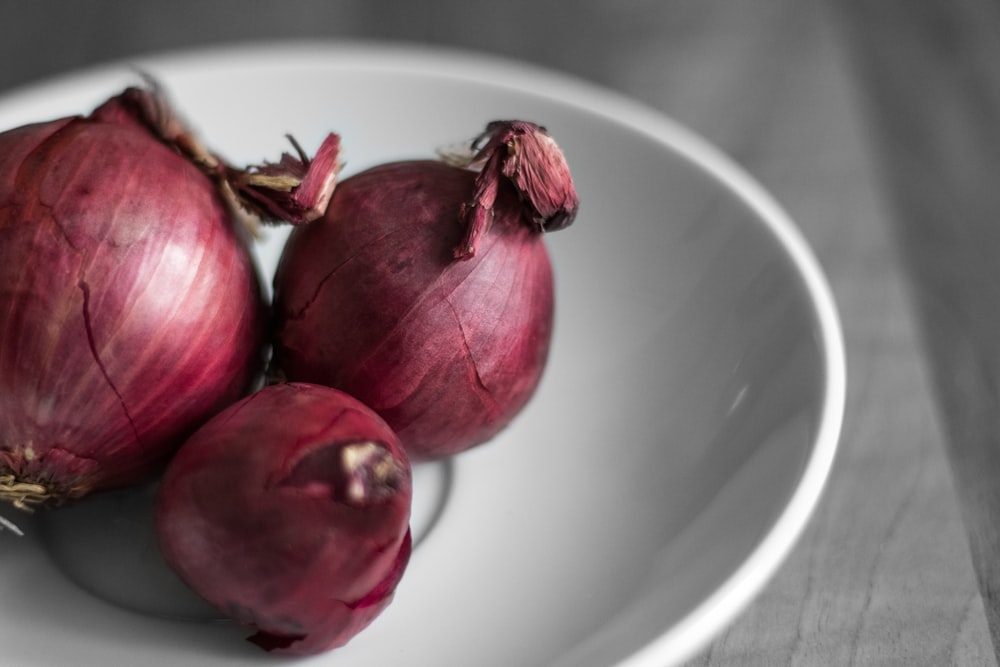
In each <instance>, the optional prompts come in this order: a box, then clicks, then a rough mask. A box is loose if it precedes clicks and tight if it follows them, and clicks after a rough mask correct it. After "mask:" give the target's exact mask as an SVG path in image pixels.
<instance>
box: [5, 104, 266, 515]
mask: <svg viewBox="0 0 1000 667" xmlns="http://www.w3.org/2000/svg"><path fill="white" fill-rule="evenodd" d="M108 105H109V106H106V107H105V109H106V110H109V109H113V108H114V102H113V101H111V102H109V103H108ZM264 316H265V306H264V303H263V301H262V297H261V285H260V279H259V276H258V274H257V271H256V268H255V267H254V264H253V261H252V259H251V256H250V253H249V250H248V245H247V240H246V238H244V236H243V234H242V232H241V231H240V230H239V229H238V228H237V227H236V225H235V224H234V222H233V219H232V216H231V214H230V211H229V210H228V209H227V206H226V205H225V204H224V203H223V202H222V200H221V199H220V198H219V196H218V195H217V192H216V188H215V185H213V183H212V182H211V181H210V179H208V178H206V176H205V175H204V174H203V173H201V172H199V170H198V169H197V168H196V167H195V166H194V165H192V164H191V163H190V162H189V161H188V160H186V159H184V158H183V157H182V156H180V155H178V154H177V152H176V151H174V150H172V149H171V148H169V147H168V146H166V145H164V144H163V143H162V142H161V141H159V140H158V139H157V138H156V137H154V136H153V135H152V134H151V133H150V132H149V131H148V130H146V129H145V128H143V127H142V126H141V125H140V124H139V123H135V122H131V121H129V120H126V119H124V118H115V117H114V114H104V116H103V117H100V115H95V116H91V117H72V118H65V119H61V120H57V121H52V122H48V123H38V124H33V125H28V126H23V127H20V128H16V129H13V130H9V131H7V132H5V133H3V134H0V499H5V500H9V501H12V502H14V503H15V504H19V505H25V504H27V505H30V504H59V503H61V502H64V501H66V500H68V499H72V498H75V497H79V496H83V495H86V494H88V493H92V492H94V491H97V490H101V489H107V488H112V487H115V486H121V485H125V484H130V483H134V482H136V481H138V480H140V479H143V478H145V477H146V476H148V475H149V474H151V472H152V471H154V470H155V469H157V467H159V466H161V465H162V463H163V461H164V459H165V458H166V457H167V456H169V454H170V453H172V451H173V450H174V449H176V447H177V446H179V445H180V443H181V442H182V441H183V440H184V439H185V438H186V437H187V436H188V435H190V433H191V432H192V431H193V430H194V429H195V428H197V426H199V425H200V424H201V423H202V422H204V420H206V419H207V418H209V417H210V416H211V415H213V414H214V413H216V412H217V411H218V410H220V409H222V408H223V407H225V406H226V405H228V404H230V403H231V402H232V401H234V400H237V399H238V398H239V397H240V396H242V395H244V394H245V392H246V391H247V390H248V388H249V387H250V385H251V383H252V382H253V380H254V378H255V376H256V374H257V373H259V370H260V365H261V363H262V358H263V355H262V344H263V335H262V333H263V322H264ZM18 488H20V489H22V490H24V495H23V496H19V495H18V492H17V489H18ZM32 488H33V489H35V490H36V491H37V492H38V493H37V495H35V496H32V494H31V493H29V491H30V490H31V489H32Z"/></svg>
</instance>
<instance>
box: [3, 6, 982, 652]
mask: <svg viewBox="0 0 1000 667" xmlns="http://www.w3.org/2000/svg"><path fill="white" fill-rule="evenodd" d="M883 1H884V0H878V2H875V3H869V4H879V3H881V2H883ZM951 1H952V0H948V2H951ZM831 2H832V0H831ZM904 3H906V4H907V5H908V6H910V5H912V4H913V3H912V0H889V1H888V2H887V4H889V5H895V6H897V7H899V6H901V5H903V4H904ZM857 4H861V3H857ZM895 30H897V27H896V26H893V25H892V24H891V22H890V23H887V24H884V25H883V28H882V32H881V33H879V34H881V35H882V36H883V37H884V38H885V39H887V40H891V39H893V36H894V34H895ZM293 36H298V37H309V38H345V37H347V38H352V39H369V38H377V39H402V40H407V41H420V42H428V43H434V44H445V45H455V46H463V47H474V48H478V49H482V50H484V51H488V52H492V53H496V54H500V55H504V56H509V57H512V58H517V59H521V60H527V61H530V62H535V63H538V64H541V65H544V66H547V67H552V68H555V69H559V70H562V71H564V72H567V73H570V74H572V75H575V76H579V77H583V78H586V79H589V80H591V81H595V82H597V83H600V84H603V85H607V86H609V87H611V88H614V89H617V90H619V91H621V92H624V93H625V94H628V95H630V96H632V97H635V98H637V99H639V100H640V101H642V102H644V103H646V104H648V105H650V106H651V107H653V108H655V109H658V110H660V111H662V112H664V113H667V114H669V115H671V116H673V117H675V118H677V119H678V120H680V121H681V122H683V123H685V124H687V125H689V126H691V127H692V128H693V129H695V130H696V131H698V132H700V133H702V134H703V135H705V136H706V137H707V138H708V139H709V140H711V141H713V142H714V143H716V144H717V145H719V146H720V147H721V148H722V149H723V150H725V151H726V152H728V153H729V154H731V155H732V156H733V157H734V158H735V159H736V160H737V161H738V162H740V163H741V164H742V165H743V166H744V167H746V168H747V169H748V170H749V171H750V173H751V174H753V175H754V176H755V177H757V178H758V179H759V180H760V181H761V182H762V183H763V184H764V185H765V186H766V187H767V188H768V189H769V190H771V192H772V193H773V194H774V195H775V196H776V197H777V199H778V200H779V201H780V202H781V203H782V204H783V205H784V206H785V207H786V208H787V209H788V211H789V212H790V213H791V215H792V217H793V218H794V219H795V220H796V221H797V223H798V224H799V225H800V227H801V229H802V231H803V232H804V234H805V236H806V238H807V239H808V240H809V242H810V243H811V245H812V247H813V249H814V251H815V253H816V255H817V257H818V259H819V260H820V263H821V264H822V265H823V267H824V269H825V271H826V273H827V275H828V277H829V280H830V283H831V285H832V287H833V291H834V295H835V298H836V300H837V303H838V306H839V308H840V312H841V317H842V320H843V324H844V330H845V338H846V344H847V356H848V404H847V421H846V424H845V428H844V432H843V438H842V442H841V449H840V452H839V454H838V457H837V460H836V463H835V467H834V470H833V474H832V477H831V479H830V481H829V484H828V487H827V489H826V491H825V494H824V496H823V499H822V501H821V503H820V505H819V508H818V510H817V513H816V515H815V516H814V518H813V520H812V521H811V523H810V524H809V526H808V528H807V530H806V532H805V534H804V535H803V536H802V539H801V540H800V542H799V543H798V545H797V546H796V548H795V550H794V551H793V553H792V554H791V556H790V558H789V559H788V561H787V562H786V563H785V564H784V565H783V567H782V568H781V569H780V570H779V572H778V573H777V575H776V576H775V578H774V579H773V580H772V581H771V582H770V584H769V585H768V586H767V587H766V589H765V590H764V591H763V592H762V594H761V595H760V597H759V598H758V599H757V600H756V601H755V602H754V603H753V604H752V605H751V606H750V607H749V608H748V609H747V610H746V611H745V612H744V613H743V614H742V616H741V617H740V618H739V619H738V620H737V621H736V622H735V623H734V624H733V625H732V626H731V627H730V628H729V629H728V630H727V631H726V632H724V633H723V634H722V635H721V636H720V637H718V638H717V639H716V641H714V642H713V643H712V644H711V645H710V646H708V647H706V648H705V650H704V651H702V652H701V653H700V654H699V655H698V656H696V657H695V658H693V659H692V660H691V661H690V664H691V665H698V666H721V665H739V666H741V667H742V666H747V665H749V666H751V667H754V666H757V665H763V666H770V665H796V666H802V667H811V666H814V665H815V666H817V667H818V666H820V665H823V666H827V665H858V666H865V667H867V666H869V665H876V666H877V665H907V666H910V665H916V666H920V665H927V666H934V667H938V666H940V665H969V666H979V665H990V664H996V663H995V661H994V658H993V654H992V647H991V643H990V634H989V631H988V626H987V621H986V614H985V613H984V607H983V604H982V598H981V596H980V595H979V593H978V588H977V580H976V576H975V572H974V570H973V567H972V559H971V557H970V549H969V542H968V540H967V537H966V531H965V529H964V526H963V522H962V514H961V511H960V509H959V508H960V505H959V503H958V502H957V500H956V498H957V496H956V493H955V492H956V488H955V485H954V483H953V481H952V476H951V470H950V468H949V464H948V458H947V456H946V451H948V450H947V449H946V446H945V443H946V440H945V438H944V432H945V429H944V427H943V422H941V421H940V420H939V419H938V412H937V410H936V403H935V401H934V394H933V393H932V386H934V382H936V380H935V379H934V376H933V375H932V374H931V372H930V366H929V365H928V360H927V358H926V357H925V355H924V354H923V348H922V344H921V338H919V336H918V335H917V333H916V331H917V328H916V326H915V324H916V323H917V322H918V319H917V318H915V317H914V315H915V311H914V309H913V308H912V307H911V297H912V296H913V294H914V292H915V291H917V289H918V288H917V287H915V285H914V283H912V282H911V281H910V273H909V272H908V271H906V270H904V267H905V265H904V264H903V262H902V261H901V255H900V252H899V250H898V249H897V246H896V233H897V229H896V228H895V227H894V225H893V223H892V221H893V220H894V219H895V216H896V213H895V212H896V211H897V208H896V204H895V203H893V204H892V205H891V206H890V202H895V200H894V199H892V200H890V199H889V198H887V193H888V192H891V191H892V190H891V189H888V188H886V187H884V186H885V185H888V183H886V182H885V181H884V180H883V177H882V175H881V172H880V171H879V170H878V169H877V167H876V165H877V164H880V163H879V162H878V160H877V159H876V157H877V156H879V155H881V153H880V152H879V151H876V150H875V147H876V146H877V145H878V144H876V143H875V142H874V136H873V135H872V134H871V133H870V132H869V130H868V126H867V125H866V121H865V118H866V115H865V114H866V111H865V110H866V108H867V107H866V104H865V101H866V98H865V97H863V96H862V95H861V91H862V90H863V88H862V85H861V84H862V83H863V81H861V80H860V79H858V78H857V77H856V72H857V69H856V67H855V58H854V57H853V55H854V52H855V49H856V48H857V47H856V44H854V43H853V42H848V41H847V40H846V39H845V36H844V33H843V31H841V30H839V29H837V26H836V24H835V22H834V18H833V16H831V14H830V13H828V12H827V8H826V6H825V5H823V0H754V1H753V2H747V1H746V0H580V1H578V2H574V3H573V4H572V9H571V10H567V4H566V3H560V2H558V1H555V0H533V1H529V0H509V2H506V3H495V2H494V3H486V2H477V1H474V0H462V1H459V0H438V1H437V2H433V3H412V2H409V0H405V1H404V0H329V1H324V0H288V1H287V2H281V3H269V2H254V3H245V2H240V1H238V0H219V1H217V2H212V3H203V2H197V1H194V0H174V1H173V2H170V3H163V2H151V1H150V0H131V1H130V2H129V3H119V2H111V1H109V0H96V1H94V2H88V3H78V2H73V1H72V0H38V2H31V3H27V2H11V1H10V0H0V92H2V91H4V90H9V89H10V88H11V87H13V86H16V85H19V84H22V83H25V82H27V81H30V80H33V79H35V78H37V77H40V76H45V75H49V74H54V73H57V72H63V71H66V70H68V69H71V68H74V67H78V66H82V65H86V64H89V63H93V62H98V61H102V60H107V59H111V58H122V57H129V56H131V55H134V54H136V53H141V52H145V51H149V50H161V49H165V48H176V47H187V46H204V45H209V44H219V43H228V42H234V41H243V40H249V39H266V38H287V37H293ZM948 57H950V56H948ZM994 62H1000V60H995V61H994ZM927 113H928V114H930V113H937V112H936V111H932V110H930V109H928V111H927ZM957 155H958V159H960V157H961V154H957ZM994 173H995V172H994ZM995 190H996V191H997V192H998V193H1000V188H996V189H995ZM962 252H969V253H973V252H975V250H974V249H973V248H968V247H966V248H965V250H963V251H962ZM987 265H988V262H987ZM984 270H985V269H984ZM919 321H923V320H919Z"/></svg>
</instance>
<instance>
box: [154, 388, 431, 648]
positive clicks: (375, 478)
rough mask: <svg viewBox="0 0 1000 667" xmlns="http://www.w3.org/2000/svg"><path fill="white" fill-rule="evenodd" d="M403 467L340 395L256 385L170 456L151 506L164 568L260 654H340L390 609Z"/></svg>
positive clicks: (405, 509)
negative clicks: (248, 630) (233, 623)
mask: <svg viewBox="0 0 1000 667" xmlns="http://www.w3.org/2000/svg"><path fill="white" fill-rule="evenodd" d="M411 484H412V482H411V471H410V465H409V462H408V460H407V458H406V455H405V453H404V451H403V449H402V448H401V446H400V444H399V441H398V439H397V438H396V436H395V434H394V433H393V432H392V431H391V430H390V429H389V427H388V426H387V425H386V424H385V422H384V421H383V420H382V419H380V418H379V417H378V416H377V415H376V414H375V413H374V412H372V411H371V410H370V409H368V408H367V407H366V406H364V405H363V404H361V403H360V402H358V401H357V400H355V399H354V398H352V397H350V396H348V395H347V394H344V393H343V392H340V391H337V390H335V389H331V388H328V387H322V386H317V385H308V384H292V383H287V384H276V385H271V386H268V387H265V388H264V389H262V390H260V391H259V392H257V393H256V394H253V395H251V396H249V397H247V398H245V399H243V400H242V401H240V402H239V403H236V404H235V405H233V406H231V407H229V408H227V409H226V410H225V411H223V412H222V413H220V414H219V415H218V416H217V417H215V418H213V419H212V420H211V421H209V422H208V423H207V424H206V425H205V426H204V427H202V428H201V429H200V430H199V431H198V432H197V433H195V435H194V436H192V438H191V439H190V440H188V442H187V443H185V444H184V446H183V447H181V449H180V451H179V452H178V453H177V455H176V456H175V457H174V458H173V460H172V461H171V463H170V465H169V466H168V468H167V471H166V473H165V475H164V478H163V480H162V483H161V486H160V489H159V493H158V496H157V504H156V514H155V516H156V530H157V535H158V538H159V542H160V546H161V549H162V552H163V554H164V557H165V558H166V560H167V562H168V563H169V564H170V565H171V566H172V567H173V568H174V569H175V570H176V571H177V573H178V575H179V576H180V577H181V579H183V580H184V581H185V582H187V583H188V585H189V586H191V588H192V589H193V590H195V591H196V592H197V593H199V594H200V595H202V596H203V597H204V598H205V599H206V600H208V601H209V602H210V603H212V604H213V605H215V606H216V607H217V608H219V609H220V610H221V611H223V612H224V613H225V614H227V615H229V616H230V617H232V618H234V619H236V620H238V621H240V622H241V623H243V624H245V625H247V626H250V627H252V628H253V629H255V630H256V633H255V634H254V635H253V636H251V637H250V640H251V641H253V642H254V643H256V644H257V645H259V646H260V647H261V648H264V649H266V650H268V651H272V652H275V653H283V654H289V655H310V654H315V653H320V652H323V651H328V650H330V649H333V648H337V647H339V646H343V645H344V644H345V643H347V642H348V641H349V640H350V639H351V638H352V637H354V636H355V635H356V634H357V633H358V632H360V631H361V630H363V629H364V628H365V627H367V626H368V625H369V624H370V623H371V622H372V620H374V619H375V618H376V617H377V616H378V615H379V614H380V613H381V612H382V611H383V610H384V609H385V608H386V607H387V606H388V605H389V604H390V602H391V600H392V598H393V594H394V591H395V589H396V586H397V584H398V583H399V581H400V579H401V578H402V576H403V573H404V571H405V569H406V565H407V563H408V560H409V556H410V548H411V543H410V531H409V518H410V508H411V500H412V488H411Z"/></svg>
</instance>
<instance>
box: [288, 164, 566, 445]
mask: <svg viewBox="0 0 1000 667" xmlns="http://www.w3.org/2000/svg"><path fill="white" fill-rule="evenodd" d="M475 182H476V173H475V172H473V171H470V170H468V169H465V168H461V167H456V166H450V165H448V164H445V163H443V162H438V161H432V160H426V161H406V162H398V163H391V164H386V165H382V166H378V167H375V168H372V169H369V170H367V171H364V172H362V173H359V174H356V175H354V176H352V177H350V178H347V179H345V180H343V181H341V182H340V183H339V184H338V186H337V189H336V190H335V191H334V193H333V197H332V199H331V202H330V206H329V208H328V209H327V212H326V215H325V216H324V217H323V218H320V219H319V220H317V221H316V222H313V223H310V224H309V225H305V226H302V227H297V228H295V229H294V230H293V231H292V233H291V235H290V237H289V239H288V242H287V244H286V246H285V248H284V251H283V255H282V257H281V260H280V262H279V266H278V269H277V272H276V275H275V278H274V287H275V301H274V318H275V333H274V346H275V348H274V360H273V362H272V363H273V365H274V368H276V369H277V372H278V373H279V374H280V376H282V377H284V378H287V379H288V380H295V381H303V382H314V383H319V384H325V385H329V386H331V387H337V388H339V389H342V390H344V391H346V392H348V393H350V394H351V395H353V396H355V397H357V398H358V399H360V400H361V401H363V402H364V403H365V404H367V405H368V406H370V407H372V408H373V409H374V410H375V411H376V412H378V413H379V414H380V415H381V416H382V417H383V418H384V419H385V420H386V421H387V422H388V423H389V425H390V426H391V427H392V428H393V429H394V430H395V431H396V433H397V434H398V435H399V438H400V440H401V441H402V442H403V445H404V447H406V449H407V453H408V454H409V456H410V458H411V459H412V460H416V461H420V460H431V459H439V458H443V457H446V456H450V455H453V454H456V453H458V452H461V451H464V450H467V449H469V448H470V447H473V446H475V445H478V444H480V443H483V442H486V441H487V440H489V439H491V438H492V437H493V436H495V435H496V434H497V433H498V432H499V431H500V430H502V429H503V428H504V427H505V426H507V425H508V423H509V422H510V421H511V420H512V419H513V418H514V417H515V416H516V415H517V414H518V413H519V412H520V411H521V410H522V408H523V407H524V406H525V404H526V403H527V402H528V400H529V399H530V398H531V396H532V394H533V393H534V391H535V389H536V387H537V385H538V383H539V381H540V378H541V375H542V372H543V369H544V367H545V363H546V360H547V357H548V352H549V344H550V338H551V333H552V326H553V275H552V267H551V264H550V261H549V255H548V252H547V250H546V247H545V245H544V243H543V236H542V234H541V233H540V230H539V228H538V225H537V224H534V223H533V222H532V221H531V220H530V219H528V218H527V216H526V214H525V212H524V207H523V206H522V204H521V202H520V200H519V199H518V195H517V193H516V191H515V190H514V188H513V187H512V186H511V185H510V183H508V182H506V181H503V182H500V183H499V187H498V189H497V193H496V202H495V204H494V206H493V219H492V225H491V226H490V227H489V230H488V232H487V233H485V234H483V236H482V237H481V238H479V239H478V246H477V248H476V252H475V255H474V256H472V257H471V258H467V259H463V260H456V259H455V257H456V254H455V248H456V247H458V246H459V245H460V244H461V243H462V240H463V238H464V237H465V234H466V232H465V229H464V228H463V225H462V224H461V222H460V220H459V211H460V210H461V209H462V207H463V205H464V204H465V203H466V202H468V201H469V200H470V199H471V198H472V193H473V190H474V187H475Z"/></svg>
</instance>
